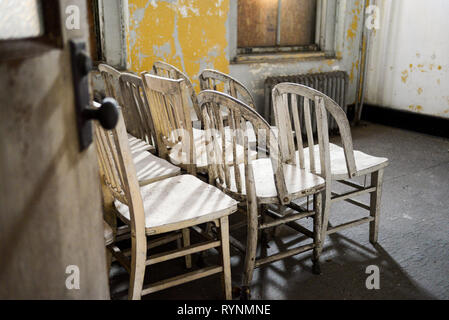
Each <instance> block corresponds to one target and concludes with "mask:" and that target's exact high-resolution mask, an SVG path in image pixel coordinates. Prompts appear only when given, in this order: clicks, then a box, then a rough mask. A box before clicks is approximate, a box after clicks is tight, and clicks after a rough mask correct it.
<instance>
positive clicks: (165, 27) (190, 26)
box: [128, 0, 229, 90]
mask: <svg viewBox="0 0 449 320" xmlns="http://www.w3.org/2000/svg"><path fill="white" fill-rule="evenodd" d="M128 3H129V25H130V26H129V39H128V66H129V69H130V70H132V71H134V72H137V73H140V72H142V71H150V70H151V69H152V66H153V63H154V62H155V61H157V60H163V61H165V62H168V63H170V64H173V65H175V66H176V67H178V68H179V69H181V70H182V71H184V72H185V73H186V74H187V75H188V76H189V77H190V78H191V79H192V80H193V82H194V85H195V86H196V89H197V90H199V83H198V80H197V79H198V75H199V73H200V72H201V71H202V70H203V69H205V68H213V69H217V70H220V71H222V72H225V73H229V60H228V58H227V49H228V43H227V30H226V27H227V24H226V22H227V19H228V13H229V0H165V1H163V0H128Z"/></svg>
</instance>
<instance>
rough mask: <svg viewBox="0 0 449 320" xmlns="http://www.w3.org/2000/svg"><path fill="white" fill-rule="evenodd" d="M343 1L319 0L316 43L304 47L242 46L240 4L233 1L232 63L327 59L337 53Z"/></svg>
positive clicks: (231, 4) (231, 11)
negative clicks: (239, 26) (338, 9)
mask: <svg viewBox="0 0 449 320" xmlns="http://www.w3.org/2000/svg"><path fill="white" fill-rule="evenodd" d="M339 6H340V0H337V1H328V0H317V8H316V15H317V16H316V27H315V43H313V44H310V45H305V46H272V47H271V46H270V47H252V48H239V47H238V44H237V41H238V3H237V1H231V2H230V19H229V23H230V26H231V32H230V35H229V40H230V41H229V43H230V50H229V51H230V57H229V58H230V59H229V60H230V63H231V64H238V63H261V62H270V61H276V60H291V59H295V60H298V59H299V60H301V59H304V60H310V59H325V58H326V59H327V58H335V56H336V44H335V39H336V35H335V33H336V31H337V27H336V23H337V22H338V19H337V8H339Z"/></svg>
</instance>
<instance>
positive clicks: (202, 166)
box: [169, 129, 257, 171]
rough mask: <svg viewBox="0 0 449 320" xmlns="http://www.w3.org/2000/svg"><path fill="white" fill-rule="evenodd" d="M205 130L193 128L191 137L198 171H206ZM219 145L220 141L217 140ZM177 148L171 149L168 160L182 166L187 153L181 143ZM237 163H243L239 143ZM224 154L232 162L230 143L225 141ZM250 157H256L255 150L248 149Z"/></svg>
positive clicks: (185, 161)
mask: <svg viewBox="0 0 449 320" xmlns="http://www.w3.org/2000/svg"><path fill="white" fill-rule="evenodd" d="M206 138H207V136H206V132H205V131H204V130H201V129H193V139H194V143H195V154H196V161H195V164H196V167H197V169H198V170H199V171H207V164H208V162H207V146H206ZM218 143H219V144H220V145H221V141H219V142H218ZM178 146H179V148H177V147H176V146H175V147H174V148H173V149H172V150H171V152H170V154H169V158H170V161H171V162H172V163H174V164H176V165H180V166H182V165H183V164H186V163H187V162H189V161H188V159H189V157H188V155H187V154H186V152H185V151H184V150H182V148H181V144H179V145H178ZM236 150H237V161H236V162H237V163H243V162H244V148H243V146H241V145H237V148H236ZM226 154H227V157H228V159H227V161H228V164H232V163H233V161H232V159H233V150H232V143H231V142H227V143H226ZM250 157H251V159H256V158H257V152H256V151H250Z"/></svg>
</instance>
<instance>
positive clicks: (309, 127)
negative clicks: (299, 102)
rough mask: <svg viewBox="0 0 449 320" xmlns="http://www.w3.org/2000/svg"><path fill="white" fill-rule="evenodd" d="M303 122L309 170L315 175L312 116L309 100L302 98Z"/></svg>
mask: <svg viewBox="0 0 449 320" xmlns="http://www.w3.org/2000/svg"><path fill="white" fill-rule="evenodd" d="M304 121H305V123H306V131H307V146H308V147H309V159H310V164H309V165H310V170H311V172H312V173H316V168H315V149H314V148H315V142H314V140H313V128H312V116H311V114H310V100H309V99H308V98H306V97H304Z"/></svg>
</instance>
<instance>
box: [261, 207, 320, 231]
mask: <svg viewBox="0 0 449 320" xmlns="http://www.w3.org/2000/svg"><path fill="white" fill-rule="evenodd" d="M313 215H315V212H313V211H312V212H304V213H297V214H291V215H288V216H287V217H284V218H277V219H276V220H275V221H272V222H268V223H263V224H261V225H260V226H259V229H260V230H263V229H268V228H273V227H277V226H279V225H281V224H285V223H287V222H292V221H296V220H299V219H303V218H307V217H310V216H313Z"/></svg>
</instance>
